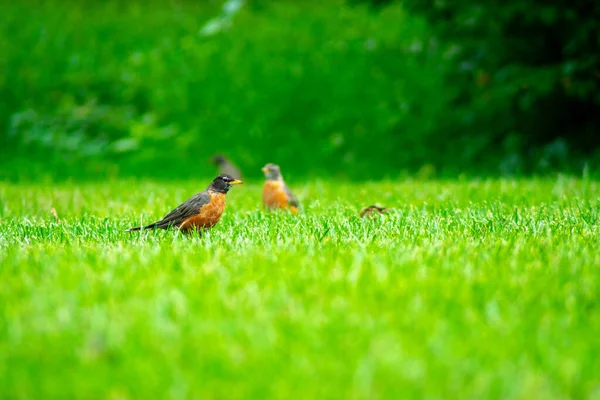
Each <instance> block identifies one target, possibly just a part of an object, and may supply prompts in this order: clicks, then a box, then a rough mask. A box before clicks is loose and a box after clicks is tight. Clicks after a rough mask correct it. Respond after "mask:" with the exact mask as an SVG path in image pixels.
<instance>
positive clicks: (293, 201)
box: [283, 183, 300, 208]
mask: <svg viewBox="0 0 600 400" xmlns="http://www.w3.org/2000/svg"><path fill="white" fill-rule="evenodd" d="M283 191H284V192H285V194H286V195H287V197H288V203H289V204H290V205H291V206H294V207H296V208H299V207H300V202H299V201H298V199H297V198H296V196H294V194H293V193H292V191H291V190H290V188H289V187H288V186H287V185H286V184H285V183H284V184H283Z"/></svg>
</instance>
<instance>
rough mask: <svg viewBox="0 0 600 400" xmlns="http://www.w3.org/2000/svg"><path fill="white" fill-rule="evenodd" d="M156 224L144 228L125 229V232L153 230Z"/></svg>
mask: <svg viewBox="0 0 600 400" xmlns="http://www.w3.org/2000/svg"><path fill="white" fill-rule="evenodd" d="M156 225H157V223H156V222H155V223H153V224H150V225H146V226H136V227H135V228H129V229H127V230H126V231H125V232H135V231H143V230H145V229H154V228H156Z"/></svg>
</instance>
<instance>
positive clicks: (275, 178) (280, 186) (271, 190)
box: [262, 164, 300, 214]
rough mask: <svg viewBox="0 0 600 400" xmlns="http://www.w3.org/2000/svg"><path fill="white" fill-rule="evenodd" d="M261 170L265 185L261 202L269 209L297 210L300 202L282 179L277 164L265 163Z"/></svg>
mask: <svg viewBox="0 0 600 400" xmlns="http://www.w3.org/2000/svg"><path fill="white" fill-rule="evenodd" d="M262 171H263V172H264V173H265V178H266V179H267V180H266V181H265V185H264V186H263V203H264V205H265V207H267V208H269V209H274V208H283V209H289V210H290V211H292V213H294V214H296V213H297V212H298V207H300V203H298V200H297V199H296V197H294V195H293V194H292V191H291V190H290V188H289V187H287V185H286V184H285V182H284V181H283V177H282V176H281V170H280V169H279V165H275V164H267V165H265V166H264V167H263V169H262Z"/></svg>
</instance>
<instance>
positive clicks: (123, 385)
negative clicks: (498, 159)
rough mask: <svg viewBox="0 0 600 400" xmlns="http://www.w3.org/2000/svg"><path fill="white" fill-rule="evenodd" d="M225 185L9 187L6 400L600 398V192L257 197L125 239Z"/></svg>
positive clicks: (1, 315)
mask: <svg viewBox="0 0 600 400" xmlns="http://www.w3.org/2000/svg"><path fill="white" fill-rule="evenodd" d="M206 184H207V182H204V181H202V182H179V183H172V182H171V183H166V184H163V183H156V182H155V183H152V182H146V183H136V182H133V181H126V182H124V181H117V182H111V183H99V184H82V185H74V184H63V185H59V186H51V185H41V184H39V185H33V184H32V185H9V184H2V185H0V200H1V202H2V203H1V204H0V249H1V250H0V282H1V284H0V398H10V399H20V398H31V399H42V398H43V399H51V398H99V399H122V398H131V399H133V398H136V399H143V398H145V399H149V398H171V399H184V398H186V399H187V398H227V399H235V398H258V399H263V398H285V399H290V398H357V399H359V398H368V399H376V398H411V397H424V398H477V399H481V398H503V399H505V398H522V399H532V398H545V399H552V398H557V399H558V398H586V397H589V398H599V397H600V375H599V373H598V371H600V335H599V333H600V312H599V309H598V304H599V303H598V302H599V300H600V294H599V285H600V273H599V270H598V268H599V266H600V246H599V243H600V242H599V240H600V234H599V233H600V232H599V228H598V222H599V201H600V184H599V183H597V182H593V181H582V180H576V179H570V178H564V177H559V178H557V179H554V180H524V181H510V180H493V181H487V180H484V181H466V182H418V181H403V182H381V183H365V184H347V183H334V182H326V181H321V182H313V183H306V184H297V185H293V184H292V187H293V189H294V190H295V191H296V193H297V194H298V197H299V198H300V199H301V200H302V201H303V205H304V213H303V214H302V215H300V216H299V217H297V218H294V217H293V216H291V215H288V214H285V213H271V214H267V213H264V212H263V211H262V210H261V209H260V208H259V201H260V185H258V184H249V185H245V186H242V187H235V188H234V189H233V190H232V192H231V193H230V194H229V198H228V205H227V209H226V212H225V214H224V216H223V218H222V219H221V222H220V223H219V224H218V225H217V227H216V228H215V229H213V230H212V231H210V232H209V233H208V234H205V235H204V236H203V237H198V236H194V237H186V236H184V235H182V234H179V233H178V232H175V231H166V232H165V231H159V232H144V233H142V234H137V233H135V234H127V233H125V232H123V230H124V229H125V228H127V227H130V226H132V225H134V224H138V223H142V222H143V223H147V222H151V221H152V220H154V219H156V218H159V217H161V216H162V215H163V214H165V213H166V212H167V211H169V210H170V209H171V208H172V207H173V206H176V205H177V204H179V202H181V201H183V200H185V199H186V198H187V197H188V196H189V195H191V194H193V193H194V192H195V191H199V190H201V189H203V188H204V187H205V186H206ZM373 202H380V203H383V204H384V205H387V206H391V207H395V211H394V212H393V213H392V214H389V215H386V216H377V217H376V218H373V219H368V220H361V219H359V218H358V217H357V212H358V210H359V208H360V207H361V206H363V205H367V204H370V203H373ZM52 208H55V209H56V210H57V213H58V215H59V217H60V218H61V219H60V222H56V221H55V219H54V217H53V216H52V214H51V212H50V210H51V209H52Z"/></svg>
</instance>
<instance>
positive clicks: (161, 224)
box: [154, 191, 210, 228]
mask: <svg viewBox="0 0 600 400" xmlns="http://www.w3.org/2000/svg"><path fill="white" fill-rule="evenodd" d="M208 203H210V194H208V192H206V191H204V192H200V193H198V194H196V195H194V196H193V197H192V198H190V199H189V200H187V201H186V202H185V203H183V204H181V205H180V206H179V207H177V208H176V209H174V210H173V211H171V212H170V213H168V214H167V215H165V216H164V217H163V219H161V220H160V221H158V222H156V223H155V224H154V225H155V227H156V228H167V227H169V226H177V225H179V224H181V223H182V222H183V221H185V220H186V219H188V218H189V217H192V216H194V215H196V214H198V213H199V212H200V209H201V208H202V206H204V205H205V204H208Z"/></svg>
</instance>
